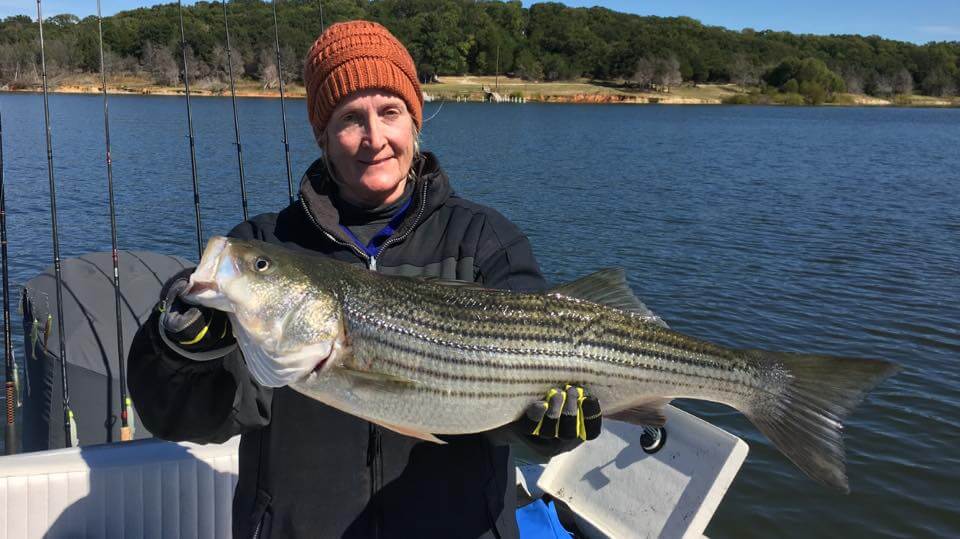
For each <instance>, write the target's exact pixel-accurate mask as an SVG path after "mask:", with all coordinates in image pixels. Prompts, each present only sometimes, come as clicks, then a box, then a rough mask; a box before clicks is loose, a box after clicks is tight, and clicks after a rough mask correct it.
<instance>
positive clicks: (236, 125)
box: [222, 0, 247, 221]
mask: <svg viewBox="0 0 960 539" xmlns="http://www.w3.org/2000/svg"><path fill="white" fill-rule="evenodd" d="M222 4H223V32H224V33H225V34H226V36H227V73H229V74H230V99H231V101H233V133H234V134H235V135H236V137H237V141H236V145H237V167H238V168H239V170H240V201H241V202H242V203H243V220H244V221H246V220H247V185H246V181H245V180H244V178H243V149H242V148H241V147H240V120H238V119H237V88H236V86H235V85H234V82H233V61H232V60H231V58H230V26H229V25H228V24H227V0H222Z"/></svg>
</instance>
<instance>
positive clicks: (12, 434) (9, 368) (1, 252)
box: [0, 115, 17, 455]
mask: <svg viewBox="0 0 960 539" xmlns="http://www.w3.org/2000/svg"><path fill="white" fill-rule="evenodd" d="M5 193H6V190H5V189H4V185H3V116H2V115H0V256H2V258H3V351H4V353H5V354H6V355H5V356H4V359H5V361H4V365H5V367H6V369H5V372H4V376H5V378H4V381H5V382H6V383H5V384H4V385H5V386H6V395H7V429H6V432H5V436H4V445H3V448H4V451H5V452H6V454H7V455H12V454H14V453H16V452H17V425H16V423H17V422H16V417H17V401H16V390H17V387H16V382H15V381H14V380H15V379H16V372H15V371H16V368H17V365H16V363H15V362H14V360H13V337H12V335H11V334H10V278H9V274H8V273H7V201H6V196H5Z"/></svg>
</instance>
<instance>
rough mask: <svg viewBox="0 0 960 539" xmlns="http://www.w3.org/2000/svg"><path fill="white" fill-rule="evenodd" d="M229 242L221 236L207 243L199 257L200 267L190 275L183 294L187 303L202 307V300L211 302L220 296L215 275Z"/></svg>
mask: <svg viewBox="0 0 960 539" xmlns="http://www.w3.org/2000/svg"><path fill="white" fill-rule="evenodd" d="M228 242H229V240H228V239H227V238H225V237H223V236H214V237H212V238H210V240H209V241H208V242H207V247H206V248H205V249H204V250H203V256H201V257H200V265H198V266H197V269H195V270H194V271H193V274H192V275H190V282H189V285H188V286H187V290H186V291H185V292H184V299H185V300H186V301H188V302H193V303H198V304H201V305H203V304H204V300H208V301H209V300H211V299H214V298H216V297H218V296H219V295H220V285H219V284H218V282H217V273H218V272H219V271H220V263H221V261H222V258H223V255H224V252H225V251H226V249H227V246H228V245H229V243H228Z"/></svg>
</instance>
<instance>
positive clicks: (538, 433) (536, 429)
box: [531, 401, 550, 436]
mask: <svg viewBox="0 0 960 539" xmlns="http://www.w3.org/2000/svg"><path fill="white" fill-rule="evenodd" d="M540 404H542V405H543V408H544V410H543V415H542V416H540V421H538V422H537V426H536V428H534V429H533V432H532V433H531V434H533V435H534V436H539V435H540V427H542V426H543V419H544V418H545V417H547V408H548V407H549V406H550V405H549V404H547V403H546V401H543V402H541V403H540Z"/></svg>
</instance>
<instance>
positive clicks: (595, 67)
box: [0, 0, 960, 101]
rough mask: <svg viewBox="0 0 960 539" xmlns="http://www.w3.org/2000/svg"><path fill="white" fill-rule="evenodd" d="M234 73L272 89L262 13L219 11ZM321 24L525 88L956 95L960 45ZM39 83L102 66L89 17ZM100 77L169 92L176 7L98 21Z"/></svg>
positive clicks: (570, 11) (51, 42)
mask: <svg viewBox="0 0 960 539" xmlns="http://www.w3.org/2000/svg"><path fill="white" fill-rule="evenodd" d="M277 7H278V10H277V16H278V22H279V28H280V41H281V65H282V67H283V69H282V72H283V76H284V77H285V79H286V80H288V81H297V82H298V81H300V77H301V71H302V59H303V57H304V55H305V53H306V51H307V50H308V48H309V47H310V45H311V44H312V42H313V40H314V39H315V38H316V37H317V35H318V34H319V33H320V10H321V6H320V3H319V2H318V1H316V0H287V1H284V2H279V3H278V6H277ZM228 8H229V17H230V30H231V36H230V39H231V45H232V54H231V56H232V60H233V63H234V66H233V67H234V73H235V74H239V75H242V76H243V77H245V78H247V79H252V80H256V81H259V82H260V83H261V84H263V85H264V87H272V86H275V85H276V84H277V81H278V72H279V70H278V68H277V65H276V54H275V51H274V35H273V18H272V17H273V14H272V6H271V3H269V2H265V1H263V0H233V1H231V2H229V3H228ZM322 10H323V17H324V23H325V24H327V25H329V24H330V23H332V22H335V21H340V20H348V19H357V18H364V19H369V20H374V21H377V22H380V23H382V24H383V25H384V26H386V27H387V28H389V29H390V30H391V31H392V32H393V33H394V34H395V35H396V36H397V37H398V38H399V39H400V40H401V41H403V43H404V44H405V45H406V46H407V47H408V48H409V49H410V52H411V54H412V55H413V57H414V60H415V61H416V63H417V68H418V71H419V73H420V75H421V77H423V78H424V80H430V79H431V78H432V77H434V76H435V75H438V74H440V75H450V74H476V75H492V74H494V73H501V74H513V75H515V76H520V77H523V78H525V79H529V80H538V81H558V80H570V79H577V78H581V77H587V78H591V79H594V80H602V81H614V82H616V83H618V84H623V85H626V86H639V87H667V88H669V87H670V86H676V85H678V84H681V83H692V84H698V83H736V84H739V85H741V86H744V87H748V86H761V87H766V88H767V89H768V90H774V91H780V92H786V93H795V94H802V95H804V96H810V97H811V98H812V99H811V100H813V101H816V100H817V99H820V97H818V96H821V95H823V96H827V97H828V96H829V95H831V94H833V93H835V92H839V91H848V92H852V93H866V94H871V95H876V96H890V95H894V94H909V93H911V92H920V93H923V94H928V95H935V96H946V95H956V94H957V92H958V88H960V42H937V43H933V42H931V43H928V44H926V45H917V44H913V43H907V42H901V41H894V40H889V39H883V38H880V37H878V36H866V37H864V36H857V35H842V36H817V35H797V34H791V33H789V32H776V31H770V30H763V31H755V30H752V29H744V30H742V31H732V30H727V29H725V28H721V27H717V26H706V25H703V24H701V23H700V22H699V21H697V20H695V19H692V18H689V17H652V16H640V15H633V14H625V13H618V12H615V11H612V10H609V9H605V8H599V7H594V8H571V7H567V6H565V5H563V4H558V3H541V4H534V5H532V6H531V7H530V8H524V7H523V5H522V4H521V2H520V1H518V0H513V1H497V0H326V1H324V2H323V3H322ZM222 17H223V12H222V5H221V4H220V3H219V2H205V1H201V2H197V3H196V4H195V5H193V6H189V7H186V8H185V9H184V25H185V32H186V41H187V45H188V46H187V48H186V55H187V63H188V65H189V69H190V71H191V73H190V75H191V79H192V80H197V81H206V82H208V83H210V84H216V83H223V82H224V81H225V80H226V73H227V66H226V51H225V46H224V44H225V35H224V28H223V18H222ZM44 30H45V35H44V37H45V40H46V41H45V46H46V57H47V68H48V76H51V77H53V78H54V79H56V78H57V77H60V76H63V75H70V74H77V73H93V72H97V71H98V70H99V56H98V54H99V52H98V48H97V21H96V18H95V17H86V18H84V19H79V18H78V17H76V16H74V15H70V14H61V15H56V16H53V17H49V18H48V19H46V21H45V26H44ZM103 30H104V46H105V48H106V56H107V62H106V63H107V67H108V71H109V73H110V74H111V75H118V74H134V75H140V76H144V77H149V78H151V79H152V80H153V81H154V82H156V83H158V84H162V85H173V84H179V81H180V79H181V77H182V74H181V72H180V71H181V68H180V65H181V59H182V54H183V53H181V48H180V46H179V40H180V30H179V22H178V13H177V6H176V4H164V5H156V6H153V7H150V8H140V9H134V10H129V11H124V12H120V13H117V14H116V15H113V16H110V17H106V18H104V20H103ZM38 74H39V46H38V32H37V24H36V21H33V20H31V19H30V18H29V17H26V16H15V17H8V18H6V19H4V20H3V21H0V84H6V85H10V86H14V87H16V86H32V85H35V84H36V83H37V82H38Z"/></svg>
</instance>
